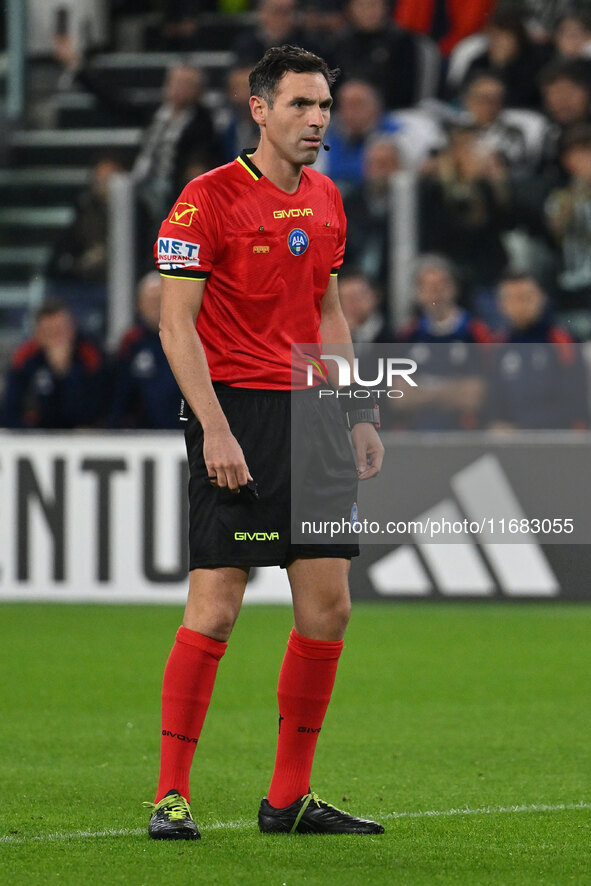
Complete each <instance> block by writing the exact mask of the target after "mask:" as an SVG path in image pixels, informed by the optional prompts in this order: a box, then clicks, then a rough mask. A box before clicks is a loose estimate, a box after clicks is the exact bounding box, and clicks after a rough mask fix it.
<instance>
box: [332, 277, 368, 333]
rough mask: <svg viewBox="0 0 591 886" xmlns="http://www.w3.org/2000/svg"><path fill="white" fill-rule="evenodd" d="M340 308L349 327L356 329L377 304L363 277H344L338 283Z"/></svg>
mask: <svg viewBox="0 0 591 886" xmlns="http://www.w3.org/2000/svg"><path fill="white" fill-rule="evenodd" d="M339 298H340V302H341V308H342V311H343V314H344V315H345V320H346V321H347V323H348V325H349V329H357V327H358V326H361V324H362V323H364V322H365V321H366V320H367V318H368V317H371V315H372V314H373V313H374V311H375V310H376V308H377V306H378V299H377V296H376V294H375V292H374V290H373V289H372V288H371V286H370V285H369V283H368V282H367V280H365V279H364V278H363V277H346V278H345V279H344V280H342V281H341V283H339Z"/></svg>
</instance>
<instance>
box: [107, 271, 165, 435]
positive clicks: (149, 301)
mask: <svg viewBox="0 0 591 886" xmlns="http://www.w3.org/2000/svg"><path fill="white" fill-rule="evenodd" d="M161 292H162V279H161V277H160V274H159V273H158V272H157V271H151V272H150V273H149V274H146V276H145V277H143V278H142V279H141V280H140V282H139V284H138V290H137V322H136V324H135V325H134V326H132V328H131V329H130V330H129V331H128V332H126V334H125V335H124V337H123V340H122V342H121V345H120V347H119V350H118V353H117V359H116V362H115V367H114V370H115V371H114V376H115V378H114V386H113V400H112V407H111V414H110V417H109V424H110V426H111V427H113V428H145V429H148V428H176V429H178V428H179V427H180V425H179V417H178V416H179V406H180V401H181V393H180V391H179V388H178V385H177V383H176V381H175V378H174V376H173V374H172V371H171V369H170V367H169V365H168V360H167V359H166V357H165V355H164V351H163V350H162V345H161V344H160V337H159V335H158V324H159V323H160V296H161Z"/></svg>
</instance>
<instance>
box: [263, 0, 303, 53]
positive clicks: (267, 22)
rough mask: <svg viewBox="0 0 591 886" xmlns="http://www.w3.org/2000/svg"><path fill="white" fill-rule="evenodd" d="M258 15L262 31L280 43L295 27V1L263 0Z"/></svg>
mask: <svg viewBox="0 0 591 886" xmlns="http://www.w3.org/2000/svg"><path fill="white" fill-rule="evenodd" d="M257 15H258V20H259V23H260V26H261V27H262V29H263V30H264V31H265V32H266V33H267V35H268V36H269V37H270V38H271V39H272V40H273V41H274V42H276V43H280V42H282V38H283V37H285V36H287V35H288V34H289V32H290V31H292V30H293V28H294V27H295V0H263V2H262V3H261V4H260V6H259V8H258V10H257Z"/></svg>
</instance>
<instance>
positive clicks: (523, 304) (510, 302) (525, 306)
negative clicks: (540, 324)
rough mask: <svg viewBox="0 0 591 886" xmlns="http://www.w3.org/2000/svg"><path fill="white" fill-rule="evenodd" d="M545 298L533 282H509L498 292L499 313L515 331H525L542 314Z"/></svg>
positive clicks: (525, 280)
mask: <svg viewBox="0 0 591 886" xmlns="http://www.w3.org/2000/svg"><path fill="white" fill-rule="evenodd" d="M545 305H546V297H545V295H544V293H543V292H542V290H541V289H540V287H539V286H537V284H536V283H534V281H533V280H527V279H524V280H510V281H507V282H506V283H504V284H503V285H502V286H501V288H500V291H499V307H500V309H501V313H502V314H503V316H504V317H506V319H507V320H508V321H509V323H510V325H511V326H513V327H514V328H516V329H525V328H526V327H527V326H531V324H532V323H535V322H536V320H539V319H540V317H541V316H542V314H543V313H544V308H545Z"/></svg>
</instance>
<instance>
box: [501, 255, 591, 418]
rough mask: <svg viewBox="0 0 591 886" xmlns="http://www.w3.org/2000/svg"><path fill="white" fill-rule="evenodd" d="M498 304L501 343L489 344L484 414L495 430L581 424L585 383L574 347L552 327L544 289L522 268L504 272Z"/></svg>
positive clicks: (586, 412)
mask: <svg viewBox="0 0 591 886" xmlns="http://www.w3.org/2000/svg"><path fill="white" fill-rule="evenodd" d="M499 307H500V311H501V313H502V314H503V316H504V317H505V320H506V322H507V324H508V332H507V336H506V343H505V344H503V345H500V346H498V347H496V346H495V347H494V348H493V349H492V352H493V355H494V360H493V368H492V371H491V374H490V378H489V385H488V397H487V415H488V419H489V424H490V427H491V428H493V429H496V430H510V429H514V428H539V429H542V428H547V429H560V428H586V427H588V426H589V407H588V402H587V382H586V375H585V368H584V364H583V361H582V358H581V353H580V346H578V345H577V344H576V343H575V342H574V340H573V338H572V337H571V336H570V334H569V333H568V332H566V331H565V330H564V329H561V328H560V327H559V326H556V325H555V324H554V322H553V320H552V316H551V314H550V311H549V307H548V298H547V296H546V293H545V292H544V290H543V289H542V288H541V286H540V285H539V284H538V282H537V281H536V279H535V278H534V277H533V276H531V275H530V274H528V273H519V274H507V275H506V276H504V277H503V279H502V280H501V283H500V285H499Z"/></svg>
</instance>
